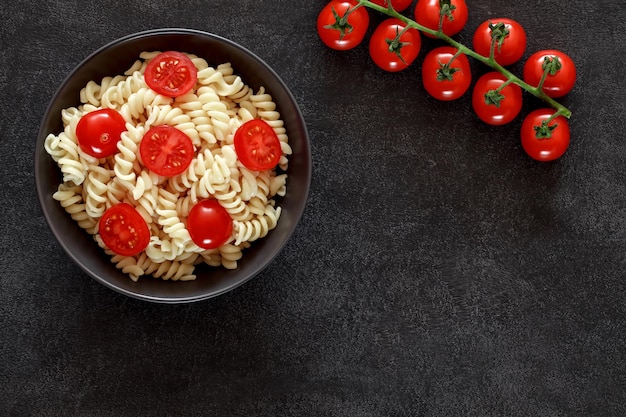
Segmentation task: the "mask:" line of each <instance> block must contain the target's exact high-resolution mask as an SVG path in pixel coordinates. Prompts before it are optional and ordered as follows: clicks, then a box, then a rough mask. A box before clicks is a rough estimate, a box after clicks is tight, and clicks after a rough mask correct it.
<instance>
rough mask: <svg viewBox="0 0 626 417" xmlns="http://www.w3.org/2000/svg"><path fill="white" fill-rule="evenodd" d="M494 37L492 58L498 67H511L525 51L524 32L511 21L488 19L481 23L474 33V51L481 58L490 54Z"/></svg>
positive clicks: (506, 19)
mask: <svg viewBox="0 0 626 417" xmlns="http://www.w3.org/2000/svg"><path fill="white" fill-rule="evenodd" d="M494 36H495V42H496V44H495V48H494V58H495V60H496V62H497V63H499V64H500V65H504V66H506V65H512V64H514V63H516V62H517V61H519V60H520V58H522V56H523V55H524V52H525V51H526V31H524V28H523V27H522V25H520V24H519V23H518V22H516V21H515V20H513V19H508V18H498V19H489V20H487V21H485V22H483V23H481V24H480V25H479V26H478V28H477V29H476V32H474V38H473V44H474V50H475V51H476V52H478V53H479V54H481V55H483V56H489V55H490V53H491V44H492V39H494Z"/></svg>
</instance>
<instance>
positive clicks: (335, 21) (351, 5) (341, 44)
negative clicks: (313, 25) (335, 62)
mask: <svg viewBox="0 0 626 417" xmlns="http://www.w3.org/2000/svg"><path fill="white" fill-rule="evenodd" d="M369 22H370V18H369V13H368V12H367V9H366V8H365V7H362V6H360V5H359V4H358V2H357V1H355V0H331V1H330V2H329V3H327V4H326V6H324V8H323V9H322V10H321V11H320V13H319V14H318V16H317V33H318V35H319V37H320V39H321V40H322V42H324V44H325V45H326V46H328V47H329V48H332V49H336V50H339V51H347V50H349V49H352V48H354V47H356V46H357V45H359V44H360V43H361V42H362V41H363V38H364V37H365V33H366V32H367V29H368V27H369Z"/></svg>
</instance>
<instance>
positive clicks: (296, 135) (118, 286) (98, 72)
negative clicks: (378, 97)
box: [35, 29, 311, 303]
mask: <svg viewBox="0 0 626 417" xmlns="http://www.w3.org/2000/svg"><path fill="white" fill-rule="evenodd" d="M151 50H161V51H164V50H179V51H185V52H189V53H193V54H196V55H198V56H200V57H202V58H204V59H206V60H207V62H208V63H209V64H210V65H218V64H220V63H224V62H231V63H232V65H233V68H234V69H235V72H236V73H237V74H239V75H240V76H241V77H242V79H243V81H244V82H245V83H246V84H248V85H249V86H251V87H252V88H254V89H255V90H256V89H258V87H259V86H264V87H265V88H266V90H267V92H269V93H270V94H271V95H272V98H273V99H274V101H275V102H276V103H277V110H278V111H279V112H280V113H281V116H282V119H283V120H284V122H285V127H286V129H287V134H288V135H289V143H290V145H291V147H292V149H293V154H292V155H291V156H290V159H289V168H288V171H287V174H288V180H287V194H286V195H285V196H284V197H281V198H279V200H278V204H279V205H280V206H281V207H282V210H283V211H282V213H281V217H280V220H279V222H278V225H277V227H276V228H275V229H274V230H272V231H270V232H269V234H268V235H267V236H266V237H265V238H263V239H259V240H257V241H255V242H253V244H252V246H251V247H250V248H248V249H245V250H244V256H243V258H242V259H241V260H240V261H239V267H238V268H237V269H234V270H227V269H224V268H208V267H207V268H196V275H197V279H196V280H195V281H187V282H171V281H164V280H161V279H155V278H152V277H141V278H140V279H139V280H138V282H133V281H132V280H131V279H130V278H129V277H128V276H126V275H125V274H123V273H122V272H121V271H120V270H118V269H117V268H116V267H115V265H114V264H113V263H112V262H111V260H110V257H109V256H107V255H106V254H104V252H103V251H102V250H100V248H99V247H98V246H97V244H96V242H95V241H94V240H93V238H92V236H90V235H88V234H87V233H86V232H85V231H84V230H82V229H80V228H79V227H78V225H77V224H76V223H75V222H74V221H73V220H72V219H71V218H70V216H69V215H68V214H67V213H66V212H65V211H64V209H63V208H62V207H61V206H60V204H59V203H58V202H57V201H55V200H53V199H52V194H53V193H54V192H55V191H56V190H57V187H58V184H59V183H60V182H61V178H62V177H61V173H60V170H59V169H58V167H57V165H56V163H55V162H54V161H53V160H52V158H51V157H50V156H49V155H48V154H47V153H46V151H45V149H44V140H45V137H46V136H47V135H48V134H49V133H58V132H60V131H61V129H62V125H61V117H60V112H61V110H62V109H64V108H66V107H70V106H76V105H77V104H79V91H80V89H81V88H82V87H83V86H85V84H87V82H88V81H89V80H100V79H102V77H104V76H110V75H116V74H122V73H123V72H124V71H125V70H126V69H128V67H129V66H130V65H131V64H132V63H133V62H134V61H135V60H136V59H137V58H138V56H139V54H140V52H142V51H151ZM35 177H36V178H35V179H36V184H37V193H38V195H39V200H40V203H41V207H42V210H43V213H44V216H45V218H46V220H47V222H48V224H49V226H50V228H51V229H52V232H53V233H54V235H55V237H56V238H57V239H58V241H59V243H60V244H61V246H62V247H63V249H64V250H65V251H66V252H67V254H68V255H69V256H70V257H71V258H72V259H73V260H74V261H75V262H76V263H77V264H78V265H79V266H80V268H82V269H83V270H84V271H85V272H86V273H87V274H89V275H90V276H91V277H93V278H94V279H95V280H96V281H98V282H100V283H101V284H103V285H105V286H107V287H109V288H111V289H113V290H116V291H119V292H120V293H123V294H126V295H128V296H131V297H135V298H139V299H143V300H148V301H153V302H162V303H184V302H192V301H199V300H204V299H207V298H211V297H214V296H217V295H220V294H223V293H225V292H227V291H230V290H232V289H233V288H235V287H237V286H239V285H241V284H243V283H244V282H246V281H248V280H250V279H251V278H253V277H254V276H255V275H257V274H258V273H259V272H260V271H261V270H263V269H264V268H265V267H266V266H267V265H268V264H269V263H270V262H271V261H272V260H273V259H274V258H275V257H276V256H277V255H278V253H279V252H280V251H281V250H282V249H283V247H284V246H285V244H286V243H287V241H288V240H289V238H290V237H291V235H292V234H293V232H294V230H295V228H296V225H297V223H298V221H299V220H300V218H301V215H302V213H303V211H304V208H305V204H306V200H307V197H308V192H309V185H310V181H311V150H310V144H309V138H308V133H307V129H306V125H305V122H304V119H303V117H302V113H301V112H300V110H299V108H298V106H297V104H296V102H295V100H294V97H293V96H292V94H291V93H290V91H289V89H288V88H287V86H286V85H285V84H284V82H283V81H282V80H281V79H280V77H279V76H278V75H277V74H276V72H274V71H273V70H272V69H271V68H270V67H269V66H268V65H267V64H266V63H265V62H264V61H263V60H262V59H260V58H259V57H258V56H256V55H255V54H253V53H252V52H250V51H248V50H247V49H245V48H243V47H241V46H239V45H237V44H235V43H233V42H232V41H229V40H227V39H224V38H222V37H219V36H216V35H213V34H209V33H205V32H200V31H196V30H188V29H158V30H151V31H146V32H141V33H137V34H133V35H129V36H126V37H124V38H121V39H118V40H116V41H114V42H111V43H109V44H108V45H105V46H104V47H102V48H100V49H99V50H97V51H96V52H94V53H93V54H91V55H90V56H88V57H87V58H86V59H85V60H84V61H83V62H81V63H80V65H78V66H77V67H76V68H75V69H74V70H73V71H72V73H71V74H70V75H69V76H68V77H67V78H66V79H65V81H64V82H63V84H62V85H61V86H60V88H59V89H58V91H57V92H56V94H55V95H54V97H53V98H52V100H51V102H50V104H49V105H48V107H47V109H46V112H45V115H44V117H43V120H42V123H41V127H40V130H39V134H38V138H37V148H36V153H35Z"/></svg>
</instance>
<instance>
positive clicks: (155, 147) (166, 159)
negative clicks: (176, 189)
mask: <svg viewBox="0 0 626 417" xmlns="http://www.w3.org/2000/svg"><path fill="white" fill-rule="evenodd" d="M139 155H140V156H141V161H142V162H143V165H144V166H145V167H146V168H148V169H149V170H150V171H152V172H154V173H155V174H158V175H162V176H164V177H172V176H174V175H178V174H180V173H182V172H183V171H185V170H186V169H187V167H188V166H189V164H190V163H191V160H192V159H193V155H194V149H193V143H192V142H191V139H190V138H189V136H187V135H186V134H185V133H183V132H182V131H180V130H178V129H176V128H175V127H172V126H167V125H162V126H155V127H153V128H151V129H150V130H148V132H146V134H145V135H143V138H142V139H141V143H140V144H139Z"/></svg>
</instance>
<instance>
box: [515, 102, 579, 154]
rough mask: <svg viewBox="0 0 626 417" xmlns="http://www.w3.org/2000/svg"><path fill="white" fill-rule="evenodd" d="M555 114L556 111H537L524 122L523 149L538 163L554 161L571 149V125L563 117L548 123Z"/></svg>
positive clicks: (522, 131) (522, 130) (522, 133)
mask: <svg viewBox="0 0 626 417" xmlns="http://www.w3.org/2000/svg"><path fill="white" fill-rule="evenodd" d="M553 114H554V109H537V110H534V111H532V112H531V113H530V114H528V116H526V118H525V119H524V121H523V122H522V129H521V140H522V147H523V148H524V151H525V152H526V153H527V154H528V156H530V157H531V158H533V159H535V160H537V161H542V162H547V161H554V160H555V159H558V158H560V157H561V156H563V154H564V153H565V151H567V148H568V147H569V143H570V129H569V123H568V122H567V119H566V118H565V117H563V116H558V117H556V118H554V119H552V120H551V121H550V122H549V123H547V122H546V121H547V120H549V119H550V117H552V115H553Z"/></svg>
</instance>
